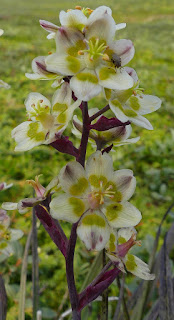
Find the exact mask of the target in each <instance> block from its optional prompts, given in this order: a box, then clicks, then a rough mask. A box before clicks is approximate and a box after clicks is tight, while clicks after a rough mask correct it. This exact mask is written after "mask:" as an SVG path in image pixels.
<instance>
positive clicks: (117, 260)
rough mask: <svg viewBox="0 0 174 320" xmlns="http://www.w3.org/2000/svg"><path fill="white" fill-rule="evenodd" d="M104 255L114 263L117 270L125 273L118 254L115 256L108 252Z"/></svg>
mask: <svg viewBox="0 0 174 320" xmlns="http://www.w3.org/2000/svg"><path fill="white" fill-rule="evenodd" d="M106 255H107V256H108V258H109V259H110V260H111V261H112V262H113V263H114V264H115V265H116V267H117V268H118V269H119V270H121V271H122V272H124V273H126V270H125V268H124V264H123V262H122V261H121V259H120V258H119V257H118V256H116V255H114V254H109V253H106Z"/></svg>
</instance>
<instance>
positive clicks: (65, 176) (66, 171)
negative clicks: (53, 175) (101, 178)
mask: <svg viewBox="0 0 174 320" xmlns="http://www.w3.org/2000/svg"><path fill="white" fill-rule="evenodd" d="M59 180H60V184H61V187H62V189H63V190H64V191H65V192H68V193H69V194H71V195H72V196H75V197H76V196H77V197H79V196H83V197H84V196H85V194H87V192H88V188H89V185H88V180H87V177H86V173H85V170H84V168H83V167H82V165H81V164H80V163H79V162H75V161H72V162H69V163H68V164H67V165H66V166H65V167H63V168H62V170H61V171H60V174H59Z"/></svg>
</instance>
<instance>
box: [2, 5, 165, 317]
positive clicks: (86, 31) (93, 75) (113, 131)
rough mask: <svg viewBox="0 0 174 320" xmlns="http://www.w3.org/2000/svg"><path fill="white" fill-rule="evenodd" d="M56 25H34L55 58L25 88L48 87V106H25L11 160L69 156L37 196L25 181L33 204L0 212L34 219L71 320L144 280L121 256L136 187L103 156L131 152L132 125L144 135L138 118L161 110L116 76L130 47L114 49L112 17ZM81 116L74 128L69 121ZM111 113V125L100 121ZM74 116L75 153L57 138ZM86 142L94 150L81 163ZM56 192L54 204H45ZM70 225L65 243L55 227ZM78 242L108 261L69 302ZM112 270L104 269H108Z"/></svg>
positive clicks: (35, 101)
mask: <svg viewBox="0 0 174 320" xmlns="http://www.w3.org/2000/svg"><path fill="white" fill-rule="evenodd" d="M59 19H60V24H61V26H57V25H54V24H52V23H51V22H48V21H44V20H41V21H40V24H41V26H42V28H44V29H45V30H46V31H48V32H49V35H48V39H54V40H55V42H56V52H55V53H53V54H51V55H48V56H40V57H37V58H35V59H34V60H33V62H32V69H33V73H32V74H29V73H27V74H26V76H27V77H28V78H30V79H32V80H34V79H44V80H46V79H47V80H54V83H53V85H52V87H53V88H55V87H58V88H57V90H56V91H55V92H54V95H53V98H52V102H50V101H49V100H48V99H47V98H46V97H44V96H43V95H42V94H40V93H30V94H29V96H28V98H27V99H26V101H25V105H26V109H27V117H28V120H29V121H25V122H23V123H22V124H20V125H19V126H17V127H16V128H15V129H13V131H12V137H13V138H14V139H15V141H16V149H15V150H16V151H26V150H30V149H31V148H33V147H35V146H38V145H40V144H47V145H51V146H52V147H54V148H55V149H56V150H58V151H60V152H63V153H68V154H70V155H72V156H73V157H75V161H71V162H69V163H67V164H66V165H65V166H64V167H63V168H62V169H61V171H60V173H59V176H58V177H55V178H54V179H53V180H52V181H51V182H50V184H49V185H48V186H47V188H46V189H44V188H43V187H42V186H41V185H40V184H39V181H38V179H37V180H36V181H35V182H32V185H33V186H34V188H35V190H36V198H32V199H23V200H21V201H20V202H19V203H18V204H17V203H16V204H10V203H8V204H6V203H4V205H3V208H4V209H5V208H7V209H14V207H16V208H18V210H19V211H20V212H21V213H23V212H25V211H26V210H27V208H28V207H33V206H35V213H36V215H37V217H38V219H39V220H40V221H41V223H42V224H43V226H44V228H45V229H46V231H47V232H48V233H49V235H50V237H51V238H52V240H53V241H54V242H55V244H56V245H57V247H58V248H59V249H60V251H61V253H62V254H63V255H64V257H65V260H66V270H67V282H68V288H69V295H70V301H71V307H72V312H73V319H80V318H81V316H80V314H81V310H82V309H83V308H84V307H85V306H86V305H87V304H88V303H89V302H91V301H93V300H94V299H96V298H97V297H98V296H99V295H100V294H101V293H102V292H103V291H104V290H105V289H106V288H108V287H109V285H110V284H111V283H112V282H113V280H114V279H115V278H116V277H117V275H118V274H119V272H126V271H125V270H127V271H130V272H132V273H133V274H134V275H136V276H138V277H140V278H142V279H145V280H153V279H154V277H155V276H154V275H152V274H150V272H149V268H148V266H147V264H145V263H144V262H143V261H141V260H140V259H139V258H138V257H136V256H134V255H132V254H131V253H129V250H130V249H131V247H132V246H134V245H136V244H139V242H138V241H136V230H135V228H134V227H135V226H136V225H137V224H138V223H139V222H140V220H141V213H140V211H139V210H138V209H137V208H135V207H134V206H133V205H132V204H131V203H130V202H129V199H130V198H131V197H132V195H133V193H134V191H135V186H136V180H135V177H134V176H133V172H132V171H131V170H128V169H122V170H118V171H114V169H113V163H112V158H111V156H110V155H109V154H108V153H109V151H110V150H111V149H112V148H114V147H118V146H120V145H124V144H128V143H135V142H137V141H138V140H139V137H137V138H134V139H128V138H129V136H130V134H131V131H132V127H131V124H132V123H133V124H135V125H137V126H140V127H143V128H146V129H148V130H152V129H153V127H152V125H151V124H150V122H149V121H148V120H147V119H146V118H145V117H144V115H145V114H148V113H151V112H153V111H155V110H157V109H158V108H160V106H161V101H160V99H159V98H157V97H155V96H151V95H145V94H144V93H143V90H142V89H141V88H139V80H138V77H137V74H136V72H135V70H133V69H132V68H130V67H125V65H127V63H128V62H129V61H130V60H131V59H132V58H133V56H134V46H133V44H132V42H131V41H130V40H126V39H121V40H115V34H116V36H117V30H119V29H122V28H124V27H125V24H120V25H116V24H115V21H114V19H113V17H112V12H111V9H110V8H108V7H106V6H101V7H99V8H97V9H95V10H94V11H93V10H91V9H89V8H86V9H84V8H83V9H82V8H81V7H79V6H78V7H76V9H75V10H68V11H67V12H64V11H61V12H60V15H59ZM100 93H103V95H104V97H105V99H106V107H105V108H103V109H100V110H99V109H97V108H96V109H91V110H88V101H89V100H90V99H91V98H94V97H96V96H98V95H99V94H100ZM77 108H80V109H81V111H82V121H81V120H79V119H78V118H77V116H76V115H74V117H73V114H74V113H75V112H76V110H77ZM107 110H111V112H112V113H113V115H112V118H110V119H108V118H107V117H105V116H104V115H103V114H104V113H105V112H106V111H107ZM72 117H73V125H74V129H73V130H72V132H73V133H74V134H77V136H78V137H80V138H81V142H80V146H79V149H77V148H75V146H74V145H73V143H72V142H71V141H70V140H69V138H68V137H66V136H64V135H63V132H64V130H65V129H66V128H67V126H68V125H70V122H71V120H72ZM88 141H90V142H92V144H93V146H95V148H97V151H96V152H94V153H93V154H92V155H90V157H89V158H88V159H87V161H85V158H86V149H87V145H88ZM54 193H55V195H54V197H52V195H53V194H54ZM53 218H54V219H57V220H64V221H68V222H70V223H72V229H71V235H70V239H69V240H68V239H67V237H66V236H65V234H64V231H63V230H62V228H61V227H60V224H59V223H57V224H56V222H55V220H54V219H53ZM77 235H78V236H79V237H80V239H81V240H82V241H83V242H84V244H85V246H86V247H87V249H88V250H95V251H100V250H103V249H104V248H105V250H106V253H107V256H108V257H109V259H110V262H108V264H107V265H106V266H105V267H104V269H103V270H102V271H101V273H100V274H99V275H98V276H97V278H96V279H94V280H93V282H92V283H91V284H90V285H89V286H87V288H86V289H84V291H83V292H81V293H78V292H77V290H76V285H75V280H74V270H73V259H74V250H75V245H76V239H77ZM111 266H112V269H110V270H109V271H108V269H109V268H110V267H111Z"/></svg>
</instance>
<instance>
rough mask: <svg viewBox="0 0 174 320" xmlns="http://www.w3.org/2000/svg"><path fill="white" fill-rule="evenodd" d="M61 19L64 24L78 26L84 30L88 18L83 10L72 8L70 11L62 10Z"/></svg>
mask: <svg viewBox="0 0 174 320" xmlns="http://www.w3.org/2000/svg"><path fill="white" fill-rule="evenodd" d="M59 20H60V23H61V25H62V26H67V27H70V28H76V29H79V30H80V31H83V28H84V26H85V25H86V23H87V20H88V19H87V17H86V16H85V15H84V13H83V12H82V11H81V10H70V11H68V12H65V11H61V12H60V15H59Z"/></svg>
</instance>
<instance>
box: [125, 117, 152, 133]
mask: <svg viewBox="0 0 174 320" xmlns="http://www.w3.org/2000/svg"><path fill="white" fill-rule="evenodd" d="M129 120H130V121H131V122H132V123H134V124H135V125H136V126H139V127H142V128H145V129H147V130H153V127H152V125H151V123H150V122H149V120H147V119H146V118H144V117H143V116H137V117H135V118H131V117H129Z"/></svg>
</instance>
